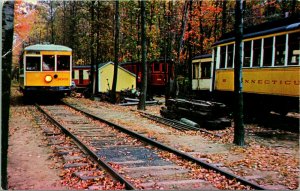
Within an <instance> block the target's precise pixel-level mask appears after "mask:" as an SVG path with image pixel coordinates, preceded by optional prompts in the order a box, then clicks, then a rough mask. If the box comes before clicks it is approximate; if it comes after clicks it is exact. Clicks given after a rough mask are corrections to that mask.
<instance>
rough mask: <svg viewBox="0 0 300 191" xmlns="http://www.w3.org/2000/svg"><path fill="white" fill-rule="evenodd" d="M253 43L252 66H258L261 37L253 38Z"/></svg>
mask: <svg viewBox="0 0 300 191" xmlns="http://www.w3.org/2000/svg"><path fill="white" fill-rule="evenodd" d="M253 43H254V44H253V67H259V66H260V58H261V39H258V40H254V42H253Z"/></svg>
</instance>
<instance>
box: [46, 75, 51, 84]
mask: <svg viewBox="0 0 300 191" xmlns="http://www.w3.org/2000/svg"><path fill="white" fill-rule="evenodd" d="M51 81H52V76H50V75H47V76H45V82H48V83H49V82H51Z"/></svg>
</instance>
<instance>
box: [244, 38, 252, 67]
mask: <svg viewBox="0 0 300 191" xmlns="http://www.w3.org/2000/svg"><path fill="white" fill-rule="evenodd" d="M251 42H252V41H246V42H244V61H243V67H250V62H251Z"/></svg>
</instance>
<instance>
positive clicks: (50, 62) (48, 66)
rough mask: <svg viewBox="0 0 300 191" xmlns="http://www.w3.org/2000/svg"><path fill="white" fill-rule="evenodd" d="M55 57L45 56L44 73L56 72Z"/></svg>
mask: <svg viewBox="0 0 300 191" xmlns="http://www.w3.org/2000/svg"><path fill="white" fill-rule="evenodd" d="M54 63H55V57H54V55H43V63H42V64H43V67H42V68H43V71H54Z"/></svg>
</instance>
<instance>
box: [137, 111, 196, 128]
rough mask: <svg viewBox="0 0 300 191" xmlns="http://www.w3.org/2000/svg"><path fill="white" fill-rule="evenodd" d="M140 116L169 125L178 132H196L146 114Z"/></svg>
mask: <svg viewBox="0 0 300 191" xmlns="http://www.w3.org/2000/svg"><path fill="white" fill-rule="evenodd" d="M140 114H141V115H142V116H143V117H146V118H148V119H151V120H154V121H157V122H159V123H162V124H164V125H168V126H171V127H174V128H175V129H178V130H181V131H187V130H194V129H190V128H186V127H185V126H181V125H179V124H175V123H172V122H169V121H164V120H160V119H158V118H157V117H155V116H151V115H147V114H145V113H140ZM197 130H198V129H197Z"/></svg>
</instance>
